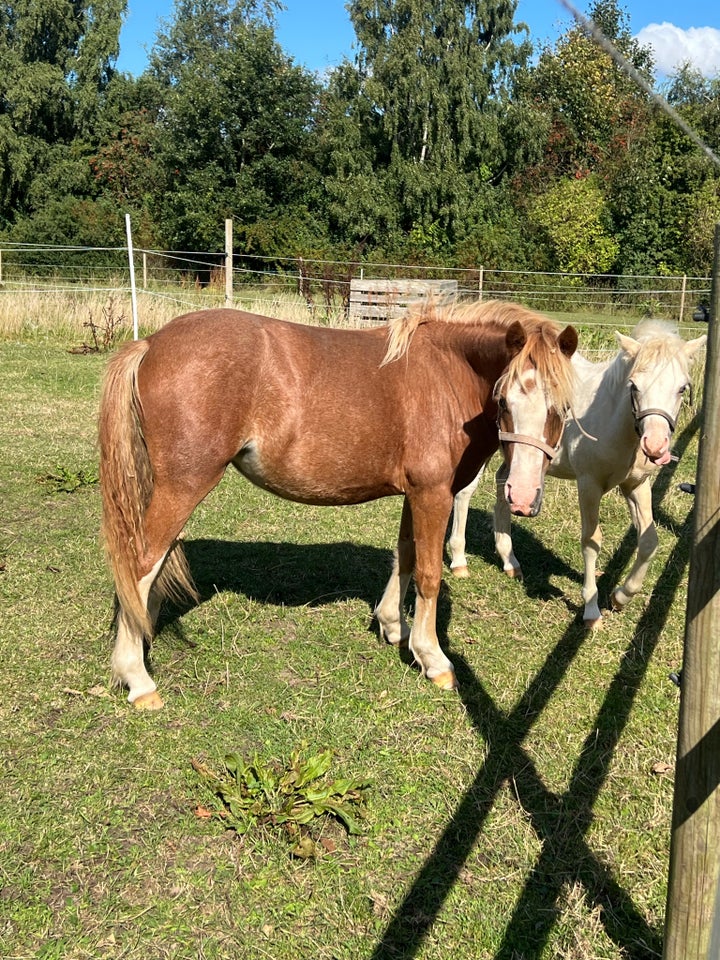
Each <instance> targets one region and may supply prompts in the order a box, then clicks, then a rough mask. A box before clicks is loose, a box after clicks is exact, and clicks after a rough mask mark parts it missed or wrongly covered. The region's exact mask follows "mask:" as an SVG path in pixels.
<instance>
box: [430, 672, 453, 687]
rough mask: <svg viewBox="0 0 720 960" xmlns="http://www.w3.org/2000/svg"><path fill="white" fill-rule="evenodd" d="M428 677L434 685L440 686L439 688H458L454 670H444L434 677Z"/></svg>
mask: <svg viewBox="0 0 720 960" xmlns="http://www.w3.org/2000/svg"><path fill="white" fill-rule="evenodd" d="M430 679H431V680H432V682H433V683H434V684H435V686H436V687H440V689H441V690H457V688H458V682H457V677H456V676H455V671H454V670H445V671H444V672H443V673H439V674H438V675H437V676H436V677H430Z"/></svg>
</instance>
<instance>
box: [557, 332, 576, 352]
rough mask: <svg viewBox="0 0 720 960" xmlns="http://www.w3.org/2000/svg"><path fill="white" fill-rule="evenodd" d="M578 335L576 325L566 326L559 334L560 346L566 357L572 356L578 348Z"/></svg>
mask: <svg viewBox="0 0 720 960" xmlns="http://www.w3.org/2000/svg"><path fill="white" fill-rule="evenodd" d="M577 345H578V335H577V330H576V329H575V327H565V329H564V330H563V331H562V332H561V333H560V334H559V336H558V346H559V347H560V352H561V353H563V354H565V356H566V357H571V356H572V355H573V354H574V353H575V351H576V350H577Z"/></svg>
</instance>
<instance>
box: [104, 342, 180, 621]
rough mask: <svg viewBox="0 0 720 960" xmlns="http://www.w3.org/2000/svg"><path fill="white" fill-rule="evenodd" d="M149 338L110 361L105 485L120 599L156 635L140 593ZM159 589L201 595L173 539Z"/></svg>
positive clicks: (107, 534)
mask: <svg viewBox="0 0 720 960" xmlns="http://www.w3.org/2000/svg"><path fill="white" fill-rule="evenodd" d="M147 350H148V343H147V341H145V340H139V341H137V342H134V343H131V344H128V345H127V346H126V347H124V348H123V349H122V350H121V351H120V352H119V353H118V354H117V355H116V356H115V357H113V359H112V360H111V361H110V363H109V364H108V367H107V371H106V373H105V380H104V383H103V390H102V397H101V399H100V420H99V441H100V487H101V491H102V502H103V520H102V537H103V541H104V544H105V551H106V554H107V558H108V562H109V564H110V568H111V570H112V573H113V578H114V580H115V591H116V593H117V599H118V602H119V604H120V606H121V608H122V610H123V612H124V614H125V616H126V617H127V619H128V626H129V627H130V629H131V630H132V631H134V632H136V633H138V634H141V635H142V636H143V637H146V638H147V639H150V637H151V636H152V629H153V625H152V623H151V618H150V616H149V614H148V611H147V608H146V605H145V604H144V603H143V601H142V600H141V598H140V594H139V593H138V580H139V562H138V559H139V556H140V554H141V553H142V552H143V551H144V550H145V548H146V543H145V529H144V523H143V521H144V516H145V510H146V508H147V505H148V503H149V502H150V497H151V495H152V490H153V475H152V466H151V464H150V459H149V457H148V453H147V447H146V446H145V440H144V438H143V432H142V424H141V406H140V401H139V398H138V394H137V372H138V368H139V366H140V363H141V362H142V359H143V357H144V356H145V354H146V353H147ZM153 589H154V591H155V593H156V595H157V596H158V597H160V598H162V597H174V598H176V599H180V598H181V597H182V596H183V594H189V595H190V596H191V597H194V598H197V591H196V590H195V587H194V585H193V582H192V577H191V575H190V571H189V569H188V566H187V561H186V559H185V553H184V551H183V549H182V546H181V545H180V544H179V543H178V542H177V541H176V542H175V543H174V544H172V545H171V547H170V551H169V553H168V556H167V558H166V560H165V563H164V565H163V567H162V569H161V570H160V573H159V575H158V577H157V579H156V581H155V584H154V585H153Z"/></svg>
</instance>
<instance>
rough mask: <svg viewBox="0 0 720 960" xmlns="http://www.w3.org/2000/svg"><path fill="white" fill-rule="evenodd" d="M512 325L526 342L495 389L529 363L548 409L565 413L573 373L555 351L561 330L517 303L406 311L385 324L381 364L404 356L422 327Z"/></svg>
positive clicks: (570, 394) (572, 381)
mask: <svg viewBox="0 0 720 960" xmlns="http://www.w3.org/2000/svg"><path fill="white" fill-rule="evenodd" d="M516 321H519V322H520V323H521V324H522V326H523V329H524V330H525V333H526V336H527V340H526V341H525V345H524V346H523V348H522V350H521V351H520V353H518V354H517V356H515V357H514V358H513V359H512V360H511V361H510V364H509V365H508V369H507V371H506V372H505V374H504V375H503V377H502V378H501V380H500V381H498V385H499V386H502V387H503V388H504V387H506V386H507V385H508V384H509V383H511V382H514V381H517V380H519V378H520V375H521V374H522V372H523V370H525V369H527V366H528V363H529V364H531V365H532V366H533V367H535V369H536V370H537V371H538V372H539V374H540V376H541V378H542V381H543V383H544V385H545V389H546V391H547V394H548V397H549V399H550V400H551V401H552V405H553V406H554V407H555V408H556V409H558V410H567V409H568V408H569V407H570V404H571V399H572V395H573V389H574V373H573V369H572V367H571V366H570V363H569V362H567V361H566V360H565V358H564V357H562V355H561V354H560V352H559V350H558V345H557V336H558V334H559V333H560V330H561V329H562V328H561V326H560V325H559V324H557V323H556V322H555V321H554V320H550V319H549V317H545V316H543V315H542V314H541V313H536V312H535V311H534V310H530V309H529V308H528V307H524V306H522V305H521V304H519V303H508V302H505V301H503V300H484V301H480V302H477V303H469V304H458V305H456V306H454V307H451V308H450V309H446V310H438V309H437V308H436V307H435V306H433V304H432V303H431V304H429V305H424V306H422V307H419V308H418V309H416V310H409V311H408V312H407V313H406V314H404V315H403V316H401V317H397V318H395V319H393V320H390V321H389V322H388V346H387V351H386V353H385V357H384V359H383V364H386V363H391V362H392V361H393V360H398V359H400V358H401V357H402V356H404V355H405V353H406V352H407V350H408V348H409V347H410V342H411V340H412V337H413V334H414V333H415V331H416V330H417V329H418V327H420V326H421V325H422V324H425V323H456V324H464V325H466V326H482V325H489V324H494V325H495V326H499V327H505V328H507V327H510V326H511V325H512V324H513V323H515V322H516Z"/></svg>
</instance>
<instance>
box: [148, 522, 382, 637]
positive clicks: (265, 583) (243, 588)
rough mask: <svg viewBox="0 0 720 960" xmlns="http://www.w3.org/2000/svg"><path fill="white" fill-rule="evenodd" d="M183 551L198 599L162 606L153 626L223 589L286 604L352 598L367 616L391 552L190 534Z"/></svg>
mask: <svg viewBox="0 0 720 960" xmlns="http://www.w3.org/2000/svg"><path fill="white" fill-rule="evenodd" d="M185 554H186V556H187V559H188V563H189V565H190V570H191V572H192V575H193V580H194V581H195V586H196V588H197V591H198V594H199V598H200V599H199V603H195V602H194V601H192V600H190V599H188V600H187V602H184V603H178V602H169V603H166V604H165V605H164V606H163V610H162V612H161V615H160V619H159V622H158V632H159V631H160V630H162V629H164V628H165V627H167V626H175V627H176V628H178V627H179V623H178V621H179V620H180V619H181V618H182V617H183V616H184V615H185V614H186V613H188V611H190V610H192V609H194V608H195V607H197V606H199V605H201V604H203V603H206V602H207V601H208V600H211V599H212V598H213V597H215V596H216V595H217V594H218V593H222V592H224V591H229V592H231V593H236V594H242V595H243V596H246V597H248V598H249V599H250V600H255V601H258V602H261V603H271V604H277V605H283V606H288V607H296V606H297V607H301V606H321V605H323V604H326V603H335V602H337V601H338V600H344V599H348V598H355V599H360V600H363V601H364V602H365V603H367V604H368V607H369V612H368V616H369V615H370V613H371V612H372V610H373V608H374V607H375V604H376V603H377V601H378V600H379V599H380V597H381V595H382V592H383V590H384V589H385V584H386V583H387V579H388V577H389V575H390V570H391V565H392V552H391V551H390V550H382V549H379V548H376V547H370V546H358V545H357V544H353V543H342V542H341V543H324V544H296V543H274V542H265V541H263V542H236V541H230V540H190V541H188V542H186V543H185Z"/></svg>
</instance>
